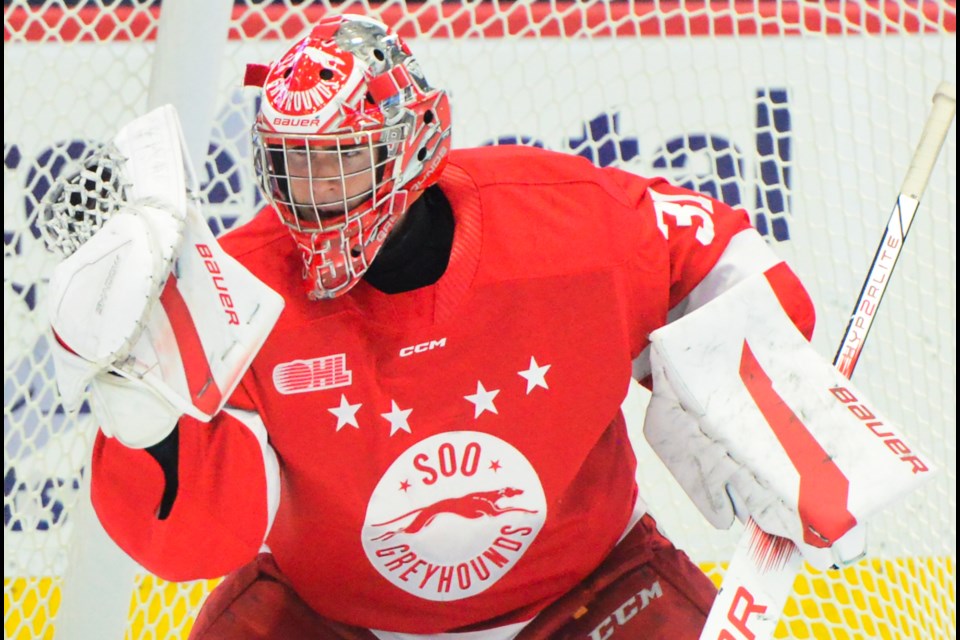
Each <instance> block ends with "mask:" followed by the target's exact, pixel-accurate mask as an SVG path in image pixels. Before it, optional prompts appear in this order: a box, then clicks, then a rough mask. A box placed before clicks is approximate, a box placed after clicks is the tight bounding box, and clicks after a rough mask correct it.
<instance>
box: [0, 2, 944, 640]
mask: <svg viewBox="0 0 960 640" xmlns="http://www.w3.org/2000/svg"><path fill="white" fill-rule="evenodd" d="M221 2H226V5H225V9H224V13H223V16H224V17H223V20H224V22H223V24H222V25H218V24H211V25H205V24H203V20H205V19H207V18H206V17H204V16H201V15H199V14H198V15H194V16H191V14H190V13H189V12H190V11H192V9H189V8H188V9H184V6H187V7H195V6H196V7H198V6H200V5H203V6H204V7H207V6H208V5H212V4H216V3H213V2H203V3H180V4H177V3H176V2H172V1H170V0H168V1H167V2H164V3H163V5H162V6H161V4H160V2H159V1H150V0H122V1H121V0H116V1H114V0H43V1H40V0H35V1H30V0H4V100H3V113H4V152H3V159H4V172H3V180H4V183H3V185H4V186H3V193H4V196H3V197H4V298H3V301H4V325H3V326H4V413H3V421H4V431H3V433H4V501H3V504H4V637H5V638H8V639H11V638H16V639H18V640H21V639H32V638H51V637H54V633H55V632H56V637H57V638H91V637H95V638H120V637H128V638H136V639H140V638H158V639H159V638H177V637H183V638H185V637H186V635H187V634H188V633H189V629H190V627H191V625H192V622H193V620H194V617H195V615H196V612H197V610H198V608H199V606H200V605H201V604H202V601H203V599H204V598H205V597H206V595H207V594H208V593H209V591H210V590H211V589H212V588H213V587H214V586H215V584H216V583H217V581H216V580H209V581H199V582H195V583H185V584H171V583H166V582H164V581H162V580H159V579H157V578H155V577H154V576H151V575H149V574H148V573H146V572H145V571H143V570H142V569H139V568H138V567H136V566H135V565H132V564H131V563H130V562H129V561H128V560H126V559H125V557H124V556H123V555H122V554H121V553H119V552H117V550H116V549H115V548H112V547H111V545H110V544H109V541H108V540H107V539H106V538H105V536H104V535H103V533H102V532H101V531H99V530H98V529H97V526H96V522H95V519H94V518H93V517H92V516H91V514H90V509H89V504H88V503H89V498H88V495H87V494H86V493H85V491H86V488H85V483H86V482H87V478H85V476H84V467H85V465H86V462H87V459H88V456H89V450H90V444H91V441H92V438H93V435H94V432H95V425H94V424H93V423H92V421H91V416H90V414H89V409H88V407H87V406H86V405H84V407H83V408H82V409H81V410H80V411H79V412H76V413H68V412H65V411H64V410H63V408H62V407H61V406H60V404H59V402H58V399H57V394H56V389H55V385H54V382H53V366H52V362H51V356H50V351H49V341H50V333H49V330H48V328H47V325H46V321H45V313H44V305H45V294H46V290H47V283H48V278H49V274H50V271H51V268H52V266H53V265H54V263H55V261H56V258H55V256H53V255H52V254H50V253H48V252H47V251H46V250H45V248H44V246H43V243H42V241H41V239H40V234H39V230H38V227H37V207H38V202H39V201H40V199H41V198H42V197H43V196H44V194H45V193H46V192H47V191H48V190H49V188H50V186H51V184H52V183H53V181H54V180H55V179H56V178H57V176H58V174H59V173H60V172H61V171H63V170H64V168H65V167H66V166H68V165H69V164H70V163H71V162H72V161H75V160H76V159H77V158H80V157H82V156H83V155H84V154H86V153H89V152H90V151H92V150H95V149H96V148H98V146H99V145H101V144H102V143H103V142H105V141H107V140H109V139H110V138H111V137H112V136H113V135H114V134H115V133H116V131H117V130H118V128H119V127H120V126H122V125H123V124H125V123H126V122H128V121H129V120H131V119H133V118H134V117H136V116H139V115H142V114H143V113H145V112H146V111H147V110H148V107H150V106H154V104H155V103H156V102H157V101H158V100H160V99H163V98H164V97H165V96H172V98H171V99H173V100H174V101H177V100H179V101H180V104H179V105H178V106H182V105H183V104H187V105H188V106H191V107H197V106H198V105H197V104H196V103H198V102H202V103H203V104H201V105H199V108H195V109H194V110H195V111H196V112H197V113H199V114H200V115H198V116H196V117H194V118H192V119H191V118H187V123H186V124H185V126H186V127H187V129H188V134H190V133H191V132H190V126H194V127H198V128H197V130H196V131H194V132H193V133H192V135H190V138H191V143H192V144H194V145H197V149H198V151H197V157H198V158H200V157H203V158H204V161H203V168H202V169H201V170H200V174H201V179H202V182H203V187H202V190H203V192H202V196H203V199H204V201H205V206H204V212H205V213H206V215H207V216H208V217H209V222H210V225H211V227H212V228H213V229H214V231H215V232H216V233H221V232H223V231H224V230H227V229H229V228H231V227H233V226H235V225H237V224H239V223H242V222H244V221H245V220H247V219H249V218H250V217H251V216H252V215H253V213H254V212H255V211H256V210H257V209H259V208H260V207H261V206H262V204H263V201H262V199H261V198H260V196H259V195H258V194H257V191H256V187H255V179H254V176H253V172H252V162H251V149H250V140H249V128H250V125H251V123H252V118H253V114H254V112H255V95H254V93H255V92H251V91H249V90H243V89H241V87H240V84H241V78H242V74H243V71H244V66H245V64H246V63H247V62H255V61H256V62H263V61H268V60H272V59H274V58H275V57H276V56H277V55H279V54H280V53H282V52H283V50H284V49H285V47H286V44H287V42H288V41H289V40H290V39H292V38H294V37H296V36H297V35H299V34H300V33H301V32H302V31H303V30H304V29H305V28H306V27H307V26H308V25H310V24H311V23H312V22H313V21H315V20H316V19H317V18H318V17H319V16H320V15H322V14H323V13H324V12H326V11H330V10H332V8H335V9H336V10H337V11H340V12H347V13H364V14H369V15H373V16H376V17H378V18H380V19H381V20H383V21H384V22H386V23H388V24H390V25H392V26H393V27H394V28H395V29H396V30H398V31H399V32H400V33H401V34H402V35H403V36H405V37H406V38H408V39H409V41H410V43H411V47H412V48H413V50H414V51H415V52H416V54H417V57H418V59H419V60H420V63H421V65H422V67H423V68H424V71H425V73H426V75H427V77H428V78H430V79H431V82H432V83H434V84H436V85H438V86H442V87H446V88H448V89H449V90H450V92H451V95H452V105H453V113H454V134H453V135H454V137H453V140H454V145H455V146H457V147H467V146H476V145H486V144H527V145H538V146H543V147H546V148H549V149H554V150H560V151H565V152H568V153H572V154H579V155H582V156H585V157H587V158H589V159H590V160H592V161H593V162H594V163H596V164H598V165H601V166H609V165H616V166H620V167H623V168H625V169H627V170H629V171H634V172H637V173H639V174H642V175H654V174H657V175H664V176H667V177H669V178H670V179H672V180H673V181H675V182H677V183H679V184H683V185H686V186H689V187H692V188H694V189H697V190H700V191H704V192H706V193H710V194H712V195H715V196H716V197H718V198H720V199H722V200H724V201H726V202H727V203H729V204H732V205H736V206H740V207H743V208H745V209H746V210H748V211H749V212H750V214H751V216H752V219H753V221H754V224H755V226H756V227H757V229H758V230H759V231H760V232H761V233H762V234H763V235H764V236H765V237H766V238H767V239H768V240H769V242H770V243H771V245H773V247H774V249H775V250H776V251H777V252H778V253H779V254H780V255H782V256H783V257H785V258H787V260H788V261H789V262H790V263H791V264H792V266H793V267H794V268H795V270H796V271H797V272H798V273H799V275H800V276H801V278H802V279H803V280H804V282H805V283H806V284H807V285H808V287H809V289H810V291H811V294H812V296H813V298H814V301H815V304H816V306H817V311H818V328H817V332H816V334H815V336H814V344H815V346H816V347H817V348H818V350H819V351H820V352H821V353H822V354H823V355H824V356H825V357H827V358H832V356H833V354H834V351H835V350H836V345H837V343H838V342H839V339H840V337H841V335H842V333H843V330H844V328H845V326H846V322H847V319H848V318H849V314H850V311H851V305H852V304H853V302H854V301H855V300H856V298H857V294H858V293H859V290H860V286H861V284H862V280H863V277H864V275H865V273H866V271H867V268H868V266H869V264H870V261H871V259H872V257H873V254H874V251H875V250H876V244H877V242H878V240H879V238H880V234H881V233H882V230H883V228H884V226H885V224H886V221H887V217H888V215H889V213H890V208H891V206H892V205H893V202H894V198H895V196H896V192H897V191H898V189H899V185H900V182H901V180H902V178H903V175H904V173H905V171H906V167H907V165H908V163H909V160H910V155H911V152H912V150H913V148H914V145H915V143H916V141H917V139H918V138H919V134H920V130H921V128H922V126H923V122H924V120H925V118H926V115H927V112H928V110H929V105H930V99H931V96H932V94H933V91H934V89H935V88H936V87H937V85H938V84H939V83H940V82H941V81H943V80H950V81H954V82H955V80H954V78H955V77H956V2H955V0H807V1H803V2H799V1H795V0H794V1H791V0H742V1H741V0H629V1H626V0H624V1H617V0H607V1H601V0H590V1H586V2H567V1H563V0H550V1H543V2H536V1H525V2H522V1H517V2H504V1H499V2H498V1H493V2H478V1H476V0H461V1H459V2H451V1H445V2H429V1H428V2H414V1H402V0H386V1H384V2H373V1H366V0H365V1H360V0H346V1H343V2H332V1H330V0H324V1H323V2H300V1H297V0H282V1H279V0H277V1H271V0H237V1H236V2H232V3H231V2H229V0H221ZM175 10H176V11H180V12H182V13H183V15H185V16H186V18H185V19H184V18H181V20H180V22H179V23H177V22H176V21H174V20H171V21H170V22H169V23H168V22H165V20H166V17H165V15H164V14H165V12H168V11H171V12H172V11H175ZM196 11H200V9H196ZM204 15H206V14H204ZM198 23H199V24H198ZM178 30H179V31H178ZM168 33H183V34H196V33H201V34H209V38H206V37H189V38H187V37H185V38H182V39H181V41H177V40H176V39H175V38H174V39H173V40H172V41H173V42H174V43H175V44H176V45H177V46H174V47H170V46H164V38H165V36H166V35H167V34H168ZM218 33H219V34H222V36H217V35H216V34H218ZM218 38H219V41H220V42H221V44H222V46H220V48H219V49H216V54H215V55H214V54H210V55H207V54H205V53H203V51H204V49H203V47H204V45H209V44H210V43H214V44H215V43H216V42H218ZM208 39H209V42H206V41H207V40H208ZM218 46H219V45H218ZM194 47H198V48H194ZM170 56H173V57H172V58H171V57H170ZM176 56H180V57H179V59H177V57H176ZM165 60H166V61H167V64H166V66H164V61H165ZM170 60H173V61H174V62H173V63H170ZM164 69H167V70H168V71H166V72H164V71H163V70H164ZM169 69H174V73H172V74H171V73H170V72H169ZM204 72H207V73H209V74H210V77H211V78H212V80H211V81H210V82H206V83H203V82H197V80H196V78H195V77H193V75H192V74H194V75H195V74H197V73H200V74H202V73H204ZM165 74H166V76H167V77H163V76H164V75H165ZM191 82H192V83H193V84H191ZM178 87H179V88H178ZM184 87H187V88H190V87H194V88H192V89H189V93H188V95H178V91H180V93H181V94H182V93H183V91H184ZM207 94H209V96H207ZM956 207H957V201H956V129H955V126H954V127H952V128H951V130H950V135H949V137H948V140H947V142H946V144H945V147H944V150H943V152H942V155H941V157H940V158H939V160H938V161H937V164H936V169H935V170H934V172H933V175H932V177H931V180H930V183H929V186H928V189H927V192H926V195H925V197H924V199H923V202H922V203H921V206H920V212H919V215H918V218H917V220H916V222H915V223H914V226H913V230H912V231H911V236H910V238H909V240H908V241H907V246H906V249H905V251H904V253H903V256H902V258H901V261H900V266H899V267H898V269H897V273H896V274H895V275H894V278H893V282H892V284H891V285H890V288H889V289H888V291H887V295H886V301H885V302H884V305H883V309H882V311H881V312H880V313H879V314H878V315H879V317H878V319H877V322H876V323H875V325H874V328H873V331H872V336H871V339H870V344H868V345H867V348H866V349H865V352H864V354H863V357H862V358H861V361H860V364H859V368H858V369H857V373H856V375H855V378H854V379H855V381H856V383H857V385H858V386H859V387H860V388H862V389H863V390H864V391H865V393H866V394H867V395H868V396H869V397H871V398H872V399H875V402H876V403H877V404H879V405H882V406H881V408H882V409H883V411H884V412H885V413H886V414H887V415H888V416H889V417H890V418H891V419H892V420H893V421H894V422H895V423H897V424H898V425H900V426H901V427H902V429H903V431H905V432H906V434H907V436H908V437H909V438H910V441H911V443H914V444H915V445H916V446H917V447H918V448H919V449H921V450H923V451H925V452H926V453H927V454H928V455H929V456H930V457H931V458H933V459H934V461H935V462H936V464H937V465H938V466H939V467H940V469H941V472H940V474H939V475H938V477H937V478H936V479H935V481H934V482H931V483H929V484H928V485H927V486H926V487H925V488H924V489H923V490H922V491H920V492H917V493H916V494H915V495H912V496H911V497H910V498H909V499H907V500H906V501H904V502H902V503H900V504H897V505H895V506H893V507H892V508H890V509H889V510H888V511H887V512H886V513H884V514H882V515H881V516H880V517H878V518H877V520H876V521H875V522H872V523H870V534H869V547H868V552H869V556H868V557H867V558H866V559H865V560H863V561H861V562H860V563H858V564H856V565H854V566H852V567H849V568H846V569H844V570H842V571H828V572H818V571H815V570H813V569H811V568H809V567H808V568H807V569H806V570H805V571H804V572H803V573H802V574H801V575H800V577H799V578H798V580H797V582H796V585H795V592H794V595H793V597H792V598H791V600H790V601H789V603H788V605H787V610H786V614H785V616H784V618H783V620H782V622H781V624H780V625H779V627H778V630H777V637H782V638H788V637H789V638H916V639H924V638H944V637H955V628H956V627H955V625H956V586H955V573H956V572H955V560H956V490H955V485H956V433H955V431H956V394H955V391H954V389H955V387H956V329H955V327H956V286H955V282H956V276H955V274H956ZM642 402H643V398H642V394H639V395H638V396H637V397H635V398H632V399H631V400H630V401H629V403H628V408H629V410H630V412H631V414H632V415H633V416H635V415H636V413H637V412H638V411H639V409H638V408H637V407H639V406H640V405H641V404H642ZM639 476H640V482H641V492H642V495H643V496H644V498H645V499H646V501H647V502H648V503H649V505H650V507H651V510H652V512H653V513H654V515H655V516H656V517H657V518H658V520H659V521H660V523H661V525H662V526H663V528H664V529H665V530H666V532H667V533H668V535H670V536H671V538H672V539H673V540H674V541H675V543H676V544H677V546H679V547H681V548H683V549H685V550H687V551H688V553H689V554H690V555H691V557H692V558H693V559H694V560H695V561H696V562H698V563H699V564H700V566H701V567H702V568H703V569H704V570H705V571H707V572H708V574H709V575H710V576H711V577H712V578H713V579H714V581H715V582H717V583H719V581H720V579H721V578H722V575H723V572H724V569H725V566H726V565H725V563H726V561H727V559H728V558H729V557H730V555H731V553H732V550H733V547H734V546H735V543H736V539H737V538H738V537H739V535H740V529H739V527H735V528H734V529H735V530H733V531H714V530H712V529H711V528H710V526H709V525H708V524H707V523H706V522H705V521H704V520H703V518H702V517H700V516H699V515H698V514H697V512H696V511H695V509H694V508H693V507H692V506H691V505H689V501H688V499H687V498H686V497H685V495H684V494H683V493H682V492H681V491H680V490H679V488H678V487H677V486H676V484H675V482H673V480H671V479H670V478H669V477H668V476H667V475H666V474H665V473H664V472H663V470H662V465H660V463H659V462H658V461H657V460H656V459H655V458H653V457H652V456H650V455H649V453H645V452H642V453H641V464H640V471H639ZM124 634H125V635H124Z"/></svg>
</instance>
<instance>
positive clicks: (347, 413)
mask: <svg viewBox="0 0 960 640" xmlns="http://www.w3.org/2000/svg"><path fill="white" fill-rule="evenodd" d="M360 406H361V403H359V402H358V403H357V404H350V403H349V402H347V396H345V395H343V394H342V393H341V394H340V406H339V407H334V408H332V409H327V411H329V412H330V413H332V414H333V415H335V416H337V431H340V429H343V428H344V427H345V426H347V425H350V426H351V427H353V428H354V429H359V428H360V425H359V424H357V411H358V410H359V409H360Z"/></svg>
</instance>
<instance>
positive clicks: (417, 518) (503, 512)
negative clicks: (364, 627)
mask: <svg viewBox="0 0 960 640" xmlns="http://www.w3.org/2000/svg"><path fill="white" fill-rule="evenodd" d="M546 517H547V504H546V498H545V497H544V494H543V487H542V486H541V484H540V479H539V477H538V476H537V474H536V472H535V471H534V469H533V467H532V466H531V464H530V462H529V461H528V460H527V459H526V457H524V455H523V454H522V453H520V452H519V451H517V450H516V449H515V448H514V447H513V446H511V445H510V444H508V443H506V442H504V441H503V440H501V439H499V438H497V437H495V436H492V435H490V434H487V433H479V432H476V431H456V432H452V433H442V434H437V435H435V436H431V437H429V438H427V439H425V440H423V441H421V442H418V443H417V444H415V445H413V446H412V447H411V448H409V449H407V451H405V452H404V453H403V454H402V455H401V456H400V457H399V458H397V460H396V461H395V462H394V463H393V464H392V465H391V466H390V468H389V469H388V470H387V472H386V473H385V474H384V475H383V477H382V478H381V479H380V482H379V483H378V484H377V487H376V489H375V490H374V492H373V495H372V496H371V497H370V501H369V503H368V504H367V513H366V517H365V518H364V524H363V529H362V532H361V537H362V544H363V548H364V550H365V551H366V553H367V559H368V560H369V561H370V563H371V564H372V565H373V566H374V567H375V568H376V569H377V571H379V572H380V574H381V575H382V576H383V577H384V578H386V579H387V580H389V581H390V582H391V583H392V584H393V585H395V586H397V587H399V588H400V589H403V590H404V591H406V592H407V593H410V594H412V595H415V596H417V597H420V598H424V599H426V600H435V601H452V600H460V599H462V598H467V597H469V596H473V595H476V594H478V593H481V592H483V591H485V590H486V589H489V588H490V587H491V586H493V585H494V584H495V583H496V582H497V581H498V580H500V579H501V578H502V577H503V576H504V575H506V574H507V573H508V572H509V571H510V570H511V569H512V568H513V567H514V566H515V565H516V563H517V561H518V560H519V559H520V558H521V557H522V556H523V554H524V553H526V551H527V549H528V548H529V547H530V545H531V544H532V543H533V541H534V540H535V539H536V537H537V534H539V533H540V529H541V528H542V527H543V523H544V521H545V520H546Z"/></svg>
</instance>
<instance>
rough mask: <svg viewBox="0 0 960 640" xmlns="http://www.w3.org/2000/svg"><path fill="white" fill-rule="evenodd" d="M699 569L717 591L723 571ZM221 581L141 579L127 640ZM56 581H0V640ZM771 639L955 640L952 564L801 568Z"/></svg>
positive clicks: (40, 628) (48, 607) (187, 621)
mask: <svg viewBox="0 0 960 640" xmlns="http://www.w3.org/2000/svg"><path fill="white" fill-rule="evenodd" d="M700 568H701V569H702V570H703V571H704V572H705V573H706V574H707V575H708V576H710V579H711V580H713V582H714V584H716V585H718V586H719V585H720V582H721V579H722V577H723V571H725V570H726V564H725V563H722V564H720V563H702V564H701V565H700ZM218 583H219V580H200V581H196V582H185V583H172V582H167V581H164V580H160V579H159V578H155V577H153V576H140V577H139V578H138V579H137V587H136V589H135V591H134V593H133V594H132V597H131V599H130V613H129V618H128V619H129V620H130V624H129V625H128V628H127V632H126V634H125V636H124V638H125V640H161V639H163V640H166V639H167V638H171V639H173V638H182V639H185V638H186V637H187V635H188V634H189V632H190V628H191V627H192V626H193V621H194V617H195V615H196V610H197V608H198V607H199V605H200V603H201V602H202V601H203V599H204V598H205V597H206V595H207V594H208V593H210V591H212V590H213V588H214V587H215V586H216V585H217V584H218ZM59 606H60V580H59V579H52V578H4V579H3V630H4V640H53V638H54V625H53V617H54V616H55V615H56V612H57V609H58V608H59ZM774 637H775V638H794V639H796V640H804V639H808V638H810V639H814V640H854V639H857V640H874V639H879V640H931V639H938V640H939V639H940V638H954V637H956V561H955V558H953V557H947V556H941V557H930V558H898V559H893V560H882V559H867V560H864V561H862V562H859V563H857V564H856V565H853V566H851V567H847V568H845V569H842V570H838V571H817V570H816V569H813V568H812V567H810V566H806V567H805V568H804V570H803V571H802V572H801V573H800V575H799V576H798V577H797V580H796V582H795V583H794V595H793V596H792V597H791V598H790V600H789V601H788V602H787V606H786V607H785V609H784V616H783V619H782V620H781V621H780V624H779V625H778V626H777V631H776V634H775V635H774Z"/></svg>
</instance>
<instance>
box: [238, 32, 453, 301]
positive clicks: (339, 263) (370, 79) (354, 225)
mask: <svg viewBox="0 0 960 640" xmlns="http://www.w3.org/2000/svg"><path fill="white" fill-rule="evenodd" d="M258 72H259V74H260V75H259V77H254V76H256V75H257V73H258ZM247 83H248V84H259V85H261V86H262V87H263V92H262V96H261V97H262V99H261V103H260V110H259V113H258V115H257V120H256V124H255V125H254V130H253V141H254V153H255V156H254V164H255V168H256V171H257V177H258V180H259V182H260V186H261V189H262V190H263V193H264V195H265V196H266V198H267V200H268V201H269V202H270V203H271V204H272V205H273V207H274V208H275V209H276V211H277V213H278V215H279V216H280V219H281V221H282V222H283V223H284V224H285V225H286V226H287V227H288V228H289V229H290V232H291V234H292V236H293V238H294V240H295V241H296V243H297V246H298V247H299V249H300V253H301V256H302V258H303V265H304V272H303V277H304V284H305V286H306V290H307V295H308V296H309V297H310V298H311V299H314V300H317V299H324V298H332V297H335V296H338V295H342V294H344V293H346V292H347V291H349V290H350V288H352V287H353V286H354V285H355V284H356V283H357V282H358V281H359V279H360V278H361V277H362V276H363V274H364V273H365V272H366V270H367V268H369V266H370V263H371V262H372V260H373V259H374V257H375V256H376V255H377V253H378V252H379V250H380V248H381V247H382V246H383V243H384V241H385V240H386V238H387V236H388V235H389V234H390V231H391V230H392V229H393V228H394V227H395V226H396V224H397V222H398V221H399V220H400V218H401V217H402V216H403V214H404V212H405V211H406V210H407V208H408V207H409V205H410V204H411V203H412V202H413V201H414V200H415V199H416V198H417V197H418V196H419V195H420V194H421V193H422V192H423V191H424V190H425V189H426V188H427V187H429V186H430V185H431V184H433V183H435V182H436V181H437V179H438V177H439V175H440V172H441V170H442V168H443V165H444V163H445V160H446V156H447V151H448V150H449V146H450V109H449V103H448V99H447V95H446V93H445V92H444V91H442V90H439V89H434V88H432V87H430V86H429V85H428V84H427V82H426V79H425V78H424V77H423V75H422V74H421V72H420V69H419V66H418V65H417V64H416V62H415V60H414V59H413V57H412V55H411V53H410V50H409V49H408V48H407V46H406V45H405V44H404V43H403V42H402V41H401V39H400V38H399V37H398V36H397V35H395V34H393V33H392V32H391V31H390V30H389V29H388V28H387V27H386V26H385V25H383V24H381V23H379V22H377V21H375V20H372V19H369V18H365V17H361V16H335V17H328V18H324V19H323V20H321V21H320V22H319V23H318V24H317V25H316V26H315V27H314V28H313V29H311V31H310V33H309V34H307V35H306V37H304V38H302V39H301V40H299V41H298V42H297V43H296V44H294V45H293V46H292V47H291V48H290V49H289V50H288V51H287V52H286V53H285V54H284V55H283V56H281V57H280V59H279V60H277V61H276V62H274V63H273V64H271V65H270V66H269V67H268V68H262V67H259V68H258V67H251V68H249V69H248V78H247Z"/></svg>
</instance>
